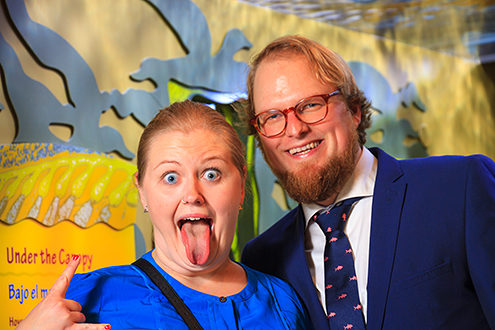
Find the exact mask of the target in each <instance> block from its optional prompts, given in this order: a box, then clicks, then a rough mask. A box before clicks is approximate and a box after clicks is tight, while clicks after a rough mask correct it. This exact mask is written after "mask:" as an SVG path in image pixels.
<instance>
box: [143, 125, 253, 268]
mask: <svg viewBox="0 0 495 330" xmlns="http://www.w3.org/2000/svg"><path fill="white" fill-rule="evenodd" d="M150 142H151V143H150V145H149V149H148V153H147V155H146V165H145V167H146V169H145V175H144V177H143V178H142V182H141V185H138V189H139V194H140V198H141V202H142V203H143V206H145V207H147V208H148V210H149V215H150V218H151V221H152V223H153V228H154V238H155V246H156V254H157V256H158V259H159V262H160V264H161V265H162V266H164V265H165V266H166V267H165V268H169V269H168V270H169V271H170V270H171V271H175V272H178V273H180V274H184V275H188V274H197V272H198V271H205V270H207V271H209V270H213V269H217V268H218V267H221V266H222V265H224V264H226V262H227V261H228V257H229V252H230V246H231V244H232V240H233V237H234V232H235V227H236V222H237V216H238V212H239V208H240V205H242V201H243V199H244V178H243V177H241V174H240V172H239V170H238V169H237V167H236V166H235V165H234V163H233V162H232V157H231V152H230V150H229V149H228V146H227V145H226V144H224V143H222V136H220V135H218V134H217V133H215V132H212V131H211V130H205V129H194V130H192V131H190V132H187V133H184V132H181V131H177V130H172V131H166V132H162V133H158V134H157V135H155V136H154V137H153V138H152V139H151V140H150ZM166 270H167V269H166Z"/></svg>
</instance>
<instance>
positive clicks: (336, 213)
mask: <svg viewBox="0 0 495 330" xmlns="http://www.w3.org/2000/svg"><path fill="white" fill-rule="evenodd" d="M359 199H360V197H355V198H350V199H347V200H344V201H342V202H339V203H337V204H336V205H335V206H334V207H333V208H332V209H330V210H323V211H321V212H320V213H319V214H315V215H314V217H315V221H316V223H317V224H318V225H319V226H320V228H321V230H323V232H324V233H325V236H326V239H327V243H326V245H325V296H326V305H327V313H328V319H329V321H330V327H331V328H332V329H352V330H356V329H366V327H365V325H364V318H363V313H362V308H361V303H360V302H359V295H358V289H357V280H356V272H355V270H354V260H353V258H352V249H351V245H350V244H349V240H348V239H347V236H346V235H345V233H344V224H345V221H346V220H347V217H348V215H349V211H350V209H351V207H352V204H354V203H355V202H357V201H358V200H359Z"/></svg>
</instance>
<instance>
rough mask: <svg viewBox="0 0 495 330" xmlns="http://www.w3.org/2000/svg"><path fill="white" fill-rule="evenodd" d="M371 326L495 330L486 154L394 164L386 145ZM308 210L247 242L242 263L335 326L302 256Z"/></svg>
mask: <svg viewBox="0 0 495 330" xmlns="http://www.w3.org/2000/svg"><path fill="white" fill-rule="evenodd" d="M371 152H372V153H373V154H374V155H375V157H377V159H378V172H377V177H376V183H375V188H374V192H373V206H372V214H371V237H370V255H369V272H368V285H367V292H368V312H367V317H368V320H367V328H368V329H489V328H490V327H491V328H493V329H495V164H494V163H493V161H491V160H490V159H489V158H487V157H485V156H481V155H476V156H469V157H462V156H442V157H428V158H422V159H410V160H396V159H394V158H392V157H390V156H389V155H387V154H386V153H384V152H383V151H381V150H380V149H376V148H373V149H371ZM304 230H305V221H304V216H303V212H302V208H301V206H298V207H296V208H295V209H293V210H292V211H290V212H289V213H288V214H287V215H286V216H284V217H283V218H282V219H281V220H279V221H278V222H277V223H275V224H274V225H273V226H272V227H271V228H269V229H268V230H267V231H265V232H264V233H263V234H261V235H260V236H258V237H256V238H254V239H253V240H251V241H250V242H248V244H247V245H246V246H245V248H244V251H243V255H242V262H243V263H245V264H246V265H248V266H250V267H252V268H255V269H257V270H260V271H262V272H265V273H269V274H272V275H275V276H278V277H280V278H282V279H284V280H286V281H287V282H289V283H290V284H291V285H292V286H293V287H294V289H295V290H296V292H297V293H298V295H299V297H300V298H301V300H302V301H303V302H304V304H305V306H306V308H307V311H308V314H309V315H310V318H311V321H312V323H313V325H314V326H315V328H316V329H328V328H329V324H328V320H327V317H326V316H325V313H324V311H323V308H322V306H321V304H320V301H319V299H318V296H317V293H316V289H315V287H314V285H313V281H312V279H311V275H310V272H309V269H308V265H307V261H306V256H305V253H304Z"/></svg>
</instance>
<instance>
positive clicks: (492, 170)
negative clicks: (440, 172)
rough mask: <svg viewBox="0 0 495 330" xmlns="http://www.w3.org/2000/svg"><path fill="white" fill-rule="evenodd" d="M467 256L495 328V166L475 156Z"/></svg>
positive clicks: (468, 203) (470, 180) (469, 182)
mask: <svg viewBox="0 0 495 330" xmlns="http://www.w3.org/2000/svg"><path fill="white" fill-rule="evenodd" d="M466 185H467V186H466V213H465V221H466V231H465V235H466V250H467V251H466V253H467V259H468V265H469V272H470V275H471V278H472V281H473V285H474V288H475V291H476V293H477V295H478V298H479V300H480V303H481V306H482V308H483V312H484V314H485V315H486V318H487V320H488V323H489V324H490V327H491V328H492V329H495V164H494V163H493V161H491V160H490V159H488V158H487V157H484V156H475V157H473V158H472V162H471V164H470V166H469V172H468V178H467V180H466Z"/></svg>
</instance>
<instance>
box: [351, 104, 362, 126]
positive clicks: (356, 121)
mask: <svg viewBox="0 0 495 330" xmlns="http://www.w3.org/2000/svg"><path fill="white" fill-rule="evenodd" d="M351 114H352V121H353V122H354V126H355V128H356V129H357V128H358V127H359V124H360V123H361V106H360V105H359V104H358V105H356V107H355V109H354V112H352V111H351Z"/></svg>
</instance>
